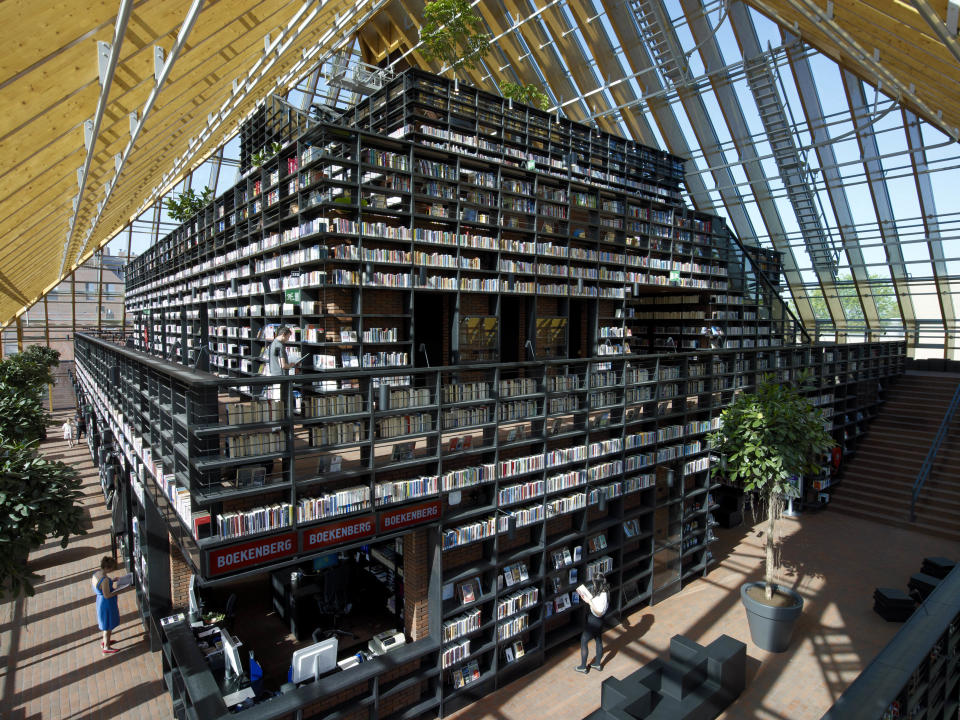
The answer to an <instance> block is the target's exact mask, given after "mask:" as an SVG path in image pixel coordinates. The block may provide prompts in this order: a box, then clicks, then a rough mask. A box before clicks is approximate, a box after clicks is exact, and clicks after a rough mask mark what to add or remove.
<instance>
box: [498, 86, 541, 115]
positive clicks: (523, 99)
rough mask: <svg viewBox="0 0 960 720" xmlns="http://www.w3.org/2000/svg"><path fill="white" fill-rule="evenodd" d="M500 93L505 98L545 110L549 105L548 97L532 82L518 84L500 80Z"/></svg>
mask: <svg viewBox="0 0 960 720" xmlns="http://www.w3.org/2000/svg"><path fill="white" fill-rule="evenodd" d="M500 93H501V94H502V95H503V96H504V97H505V98H510V99H511V100H515V101H517V102H520V103H523V104H524V105H532V106H533V107H537V108H540V109H541V110H546V109H547V108H548V107H550V98H549V97H548V96H547V94H546V93H545V92H543V90H541V89H540V88H538V87H537V86H536V85H534V84H533V83H530V84H528V85H518V84H517V83H512V82H502V83H500Z"/></svg>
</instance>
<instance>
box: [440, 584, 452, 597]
mask: <svg viewBox="0 0 960 720" xmlns="http://www.w3.org/2000/svg"><path fill="white" fill-rule="evenodd" d="M441 597H442V599H443V600H452V599H453V583H445V584H444V586H443V589H442V591H441Z"/></svg>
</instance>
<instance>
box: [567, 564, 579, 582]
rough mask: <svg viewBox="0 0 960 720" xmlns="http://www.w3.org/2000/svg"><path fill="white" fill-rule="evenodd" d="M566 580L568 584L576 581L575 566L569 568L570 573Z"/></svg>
mask: <svg viewBox="0 0 960 720" xmlns="http://www.w3.org/2000/svg"><path fill="white" fill-rule="evenodd" d="M567 582H568V583H569V584H570V585H573V584H574V583H575V582H577V569H576V568H570V574H569V575H568V580H567Z"/></svg>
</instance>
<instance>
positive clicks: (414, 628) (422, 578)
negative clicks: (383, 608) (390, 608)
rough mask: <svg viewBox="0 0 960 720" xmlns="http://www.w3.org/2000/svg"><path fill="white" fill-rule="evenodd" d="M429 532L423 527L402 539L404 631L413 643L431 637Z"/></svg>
mask: <svg viewBox="0 0 960 720" xmlns="http://www.w3.org/2000/svg"><path fill="white" fill-rule="evenodd" d="M428 551H429V540H428V536H427V530H426V529H425V528H420V529H419V530H413V531H412V532H409V533H407V534H406V535H404V537H403V617H404V632H405V633H406V635H407V637H409V638H410V639H411V640H412V641H414V642H415V641H417V640H419V639H421V638H425V637H427V636H428V635H429V634H430V608H429V590H430V556H429V552H428Z"/></svg>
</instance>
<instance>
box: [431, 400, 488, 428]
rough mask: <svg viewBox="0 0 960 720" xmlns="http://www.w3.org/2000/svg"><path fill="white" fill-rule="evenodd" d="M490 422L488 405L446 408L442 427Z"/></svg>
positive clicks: (442, 417) (442, 416)
mask: <svg viewBox="0 0 960 720" xmlns="http://www.w3.org/2000/svg"><path fill="white" fill-rule="evenodd" d="M501 409H502V406H501ZM501 419H503V418H501ZM488 422H490V408H488V407H461V408H452V409H450V410H444V411H443V413H442V414H441V427H442V428H443V429H444V430H449V429H452V428H458V427H472V426H474V425H484V424H486V423H488Z"/></svg>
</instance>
